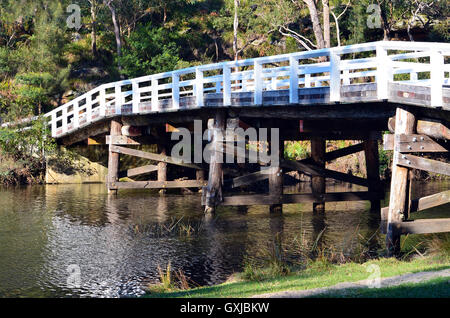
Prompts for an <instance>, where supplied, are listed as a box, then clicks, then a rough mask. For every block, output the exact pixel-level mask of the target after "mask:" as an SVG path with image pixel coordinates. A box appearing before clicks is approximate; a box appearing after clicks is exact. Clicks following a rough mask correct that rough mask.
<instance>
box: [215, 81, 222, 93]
mask: <svg viewBox="0 0 450 318" xmlns="http://www.w3.org/2000/svg"><path fill="white" fill-rule="evenodd" d="M221 92H222V82H221V81H217V82H216V93H218V94H220V93H221Z"/></svg>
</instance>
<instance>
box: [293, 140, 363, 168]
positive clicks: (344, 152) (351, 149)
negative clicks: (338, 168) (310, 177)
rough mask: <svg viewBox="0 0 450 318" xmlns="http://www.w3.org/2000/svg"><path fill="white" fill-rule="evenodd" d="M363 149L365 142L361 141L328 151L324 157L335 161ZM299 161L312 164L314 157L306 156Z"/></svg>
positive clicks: (326, 159)
mask: <svg viewBox="0 0 450 318" xmlns="http://www.w3.org/2000/svg"><path fill="white" fill-rule="evenodd" d="M363 150H364V143H362V142H361V143H359V144H356V145H351V146H348V147H345V148H342V149H337V150H333V151H330V152H326V153H325V156H324V157H325V161H326V162H329V161H333V160H336V159H338V158H341V157H345V156H348V155H351V154H354V153H356V152H360V151H363ZM299 162H300V163H304V164H311V163H313V160H312V158H306V159H303V160H300V161H299Z"/></svg>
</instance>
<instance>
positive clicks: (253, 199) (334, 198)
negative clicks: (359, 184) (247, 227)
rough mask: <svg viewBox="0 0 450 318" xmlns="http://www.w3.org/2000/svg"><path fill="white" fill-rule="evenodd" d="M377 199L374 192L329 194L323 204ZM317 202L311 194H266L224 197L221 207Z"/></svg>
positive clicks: (378, 195) (325, 196)
mask: <svg viewBox="0 0 450 318" xmlns="http://www.w3.org/2000/svg"><path fill="white" fill-rule="evenodd" d="M377 198H378V199H379V198H380V194H379V193H374V192H367V191H360V192H329V193H325V194H324V196H323V199H324V202H340V201H366V200H374V199H377ZM315 201H317V198H316V197H315V196H314V195H313V194H312V193H298V194H283V195H281V196H277V195H267V194H250V195H235V196H227V197H224V201H223V202H222V205H271V204H291V203H292V204H294V203H311V202H315Z"/></svg>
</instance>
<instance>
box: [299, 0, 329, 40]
mask: <svg viewBox="0 0 450 318" xmlns="http://www.w3.org/2000/svg"><path fill="white" fill-rule="evenodd" d="M303 1H304V2H305V3H306V5H307V6H308V9H309V15H310V17H311V22H312V24H313V31H314V36H315V37H316V42H317V48H318V49H323V48H325V41H324V39H323V34H322V28H321V26H320V20H319V14H318V13H317V7H316V3H315V2H314V0H303Z"/></svg>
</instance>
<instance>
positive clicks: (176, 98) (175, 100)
mask: <svg viewBox="0 0 450 318" xmlns="http://www.w3.org/2000/svg"><path fill="white" fill-rule="evenodd" d="M172 106H173V108H174V109H179V108H180V75H178V74H176V73H173V74H172Z"/></svg>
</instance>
